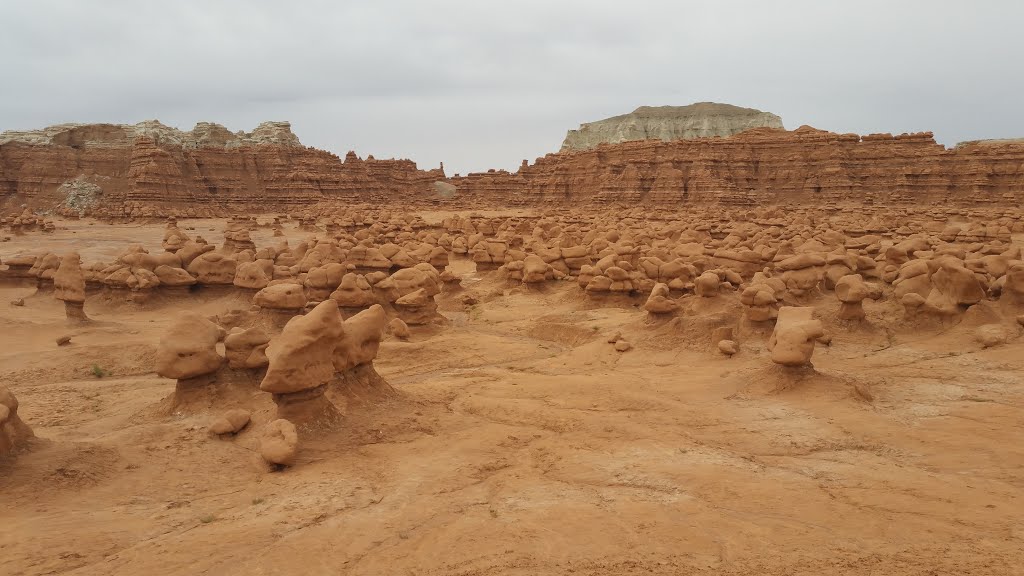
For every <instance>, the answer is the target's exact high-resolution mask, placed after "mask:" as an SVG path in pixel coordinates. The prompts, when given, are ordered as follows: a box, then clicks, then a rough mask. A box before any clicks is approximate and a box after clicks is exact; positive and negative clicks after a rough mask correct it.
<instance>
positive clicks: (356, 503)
mask: <svg viewBox="0 0 1024 576" xmlns="http://www.w3.org/2000/svg"><path fill="white" fill-rule="evenodd" d="M182 225H183V226H186V225H194V226H195V228H196V230H195V231H196V232H199V233H200V234H202V235H203V236H204V237H206V238H207V239H208V240H210V241H214V242H219V241H220V235H219V233H218V232H217V231H218V230H220V229H221V228H222V226H221V225H220V224H217V223H213V222H194V223H183V224H182ZM205 228H213V230H209V231H208V230H206V229H205ZM161 230H162V226H158V225H152V226H133V227H110V226H104V225H100V224H95V225H90V224H89V223H86V222H76V223H74V224H73V226H72V227H71V228H69V229H66V230H60V231H58V232H57V233H55V234H53V235H39V234H33V235H29V236H21V237H16V238H14V239H13V241H12V242H9V243H5V244H0V256H3V255H8V254H11V253H14V252H18V251H21V250H26V249H32V250H39V249H48V248H51V247H58V246H59V247H68V246H73V247H75V248H76V249H78V250H79V251H81V252H82V254H83V259H84V260H86V261H89V260H91V259H94V258H100V257H103V258H111V257H113V256H114V255H115V254H117V253H118V252H120V251H121V249H123V248H124V246H125V245H126V244H128V243H130V242H139V243H142V244H144V245H146V246H148V247H151V248H156V247H158V246H159V240H160V234H161ZM254 240H255V241H256V242H257V244H258V245H261V244H264V243H267V242H270V241H271V240H270V236H269V232H260V233H258V234H255V235H254ZM452 268H453V270H455V271H456V272H458V273H460V274H462V275H463V276H464V280H463V285H464V286H465V290H466V292H469V293H473V294H475V295H476V296H477V297H478V298H479V299H480V303H479V304H477V305H475V306H470V307H467V306H464V305H462V304H460V300H459V297H460V296H461V295H460V294H442V295H441V296H440V297H439V301H440V302H441V310H442V312H443V314H444V315H445V316H447V317H448V318H449V320H450V322H449V324H448V325H447V326H446V327H443V328H432V329H419V330H418V331H416V330H414V334H413V338H412V339H411V341H409V342H400V341H395V340H387V341H385V343H384V344H383V346H382V347H381V350H380V353H379V355H378V358H377V361H376V366H377V370H378V371H379V372H380V373H381V374H382V375H383V376H384V377H385V378H386V379H387V380H389V381H390V382H391V383H392V384H393V385H394V386H395V387H396V388H397V389H398V390H399V391H401V393H402V394H401V398H400V399H398V400H396V401H393V402H389V403H387V404H385V405H371V406H367V405H361V406H349V407H347V408H346V410H345V419H346V422H345V425H344V426H343V427H342V428H340V429H338V430H336V431H334V432H332V433H330V434H329V435H326V436H323V437H320V438H316V439H310V440H307V441H305V442H304V443H303V445H302V449H301V452H300V460H299V463H298V464H297V465H296V466H295V467H294V468H290V469H287V470H285V471H283V472H275V473H270V472H268V471H267V470H266V468H265V467H264V465H263V464H262V463H261V460H260V458H259V456H258V454H257V452H256V451H255V449H256V445H257V437H256V436H257V430H258V425H259V424H260V423H262V422H265V421H267V420H269V419H271V418H272V413H273V403H272V402H270V400H269V398H267V395H265V394H260V393H258V392H254V395H253V399H252V406H253V407H254V408H255V410H256V412H255V414H254V419H255V420H256V422H254V424H253V425H250V427H249V428H247V429H246V430H245V431H243V432H242V433H241V434H239V435H238V437H237V438H235V439H234V440H229V441H225V440H217V439H212V438H210V437H209V436H208V435H207V433H206V431H205V427H206V425H207V424H208V422H209V421H210V420H211V418H212V416H213V415H214V414H213V413H204V412H197V413H179V414H165V413H161V412H160V411H159V410H158V409H157V407H158V406H159V405H160V402H161V400H162V399H163V398H165V397H167V396H168V395H169V394H170V393H171V392H172V390H173V388H174V382H173V381H171V380H166V379H162V378H159V377H157V376H156V375H155V374H153V373H152V364H153V355H154V351H155V347H156V344H157V341H158V340H159V338H160V336H161V334H162V333H163V331H164V329H165V328H166V327H167V326H168V324H169V322H170V321H171V319H172V318H173V312H174V311H175V310H181V309H185V308H189V309H193V310H197V311H199V312H202V313H205V314H216V313H219V312H223V311H225V310H227V309H230V308H239V307H246V306H247V305H248V297H247V296H245V295H235V294H224V293H220V294H205V293H199V294H197V295H195V296H194V297H192V298H189V299H179V300H161V301H159V302H152V303H149V304H145V305H140V304H124V303H119V302H111V301H108V300H102V299H95V300H90V301H88V302H87V303H86V310H87V312H88V313H89V314H90V315H91V316H92V317H93V318H94V320H95V322H94V323H93V324H91V325H88V326H86V327H69V326H68V325H66V324H65V321H64V319H63V309H62V307H61V306H60V303H59V302H58V301H56V300H54V299H53V297H52V295H48V294H35V290H34V289H32V288H27V287H17V286H8V287H3V288H0V374H2V378H3V382H4V384H5V385H7V386H8V387H10V389H11V390H12V391H13V392H14V393H15V394H16V395H17V397H18V399H19V400H20V402H21V409H20V414H21V415H22V417H23V419H24V420H25V421H26V422H27V423H28V424H29V425H31V426H32V427H33V429H34V431H35V433H36V435H37V436H39V437H40V438H41V439H43V440H42V441H40V442H39V443H38V445H37V446H36V447H35V449H34V450H32V451H31V452H29V453H27V454H23V455H21V456H19V457H18V458H17V459H15V460H14V461H7V462H4V463H2V464H0V503H2V505H0V574H3V575H6V576H20V575H35V574H82V575H84V574H103V575H138V574H148V575H154V576H155V575H163V574H216V575H236V574H237V575H243V574H246V575H248V574H389V575H391V574H410V575H413V574H418V575H439V574H460V575H490V574H515V575H536V574H582V575H587V574H595V575H596V574H665V575H669V574H673V575H675V574H779V575H781V574H921V575H924V574H1000V575H1002V574H1024V411H1022V407H1024V342H1022V341H1021V339H1017V340H1016V341H1014V342H1012V343H1010V344H1008V345H1005V346H1001V347H997V348H994V349H988V350H982V349H981V347H980V346H979V345H976V344H974V343H973V342H972V341H971V339H970V338H968V337H965V335H964V334H965V333H966V332H965V331H966V330H967V328H961V327H957V328H952V329H948V330H945V331H942V332H933V333H913V332H907V333H895V334H894V333H892V332H891V331H886V330H883V329H881V328H880V327H878V326H880V325H882V324H884V317H885V316H886V315H889V314H892V309H891V308H888V307H886V306H884V305H883V304H881V303H873V302H869V303H867V304H866V306H865V308H866V309H867V311H868V314H869V319H870V320H871V321H872V322H873V323H875V324H877V325H878V326H874V327H872V325H868V326H867V327H860V328H849V329H837V328H835V327H831V329H832V331H833V332H834V334H835V338H834V342H833V344H832V345H831V346H830V347H824V346H819V347H818V350H817V351H816V352H815V355H814V363H815V368H816V370H817V372H816V373H814V374H808V375H807V376H806V377H805V378H803V379H797V380H793V379H792V378H788V379H787V378H786V377H784V376H782V375H781V374H780V372H779V371H777V370H775V369H773V368H772V367H771V366H772V365H771V362H770V361H769V360H768V357H767V353H766V351H765V350H764V341H765V339H766V337H767V335H766V334H756V333H750V334H744V335H742V337H741V338H740V340H741V348H742V350H741V353H740V354H738V355H737V356H735V357H733V358H725V357H723V356H720V355H718V354H715V353H713V352H712V348H711V342H710V336H709V333H708V332H707V331H706V330H705V329H704V328H703V327H702V325H701V323H700V321H699V320H697V319H692V320H691V319H689V318H688V317H683V318H682V319H681V320H677V321H667V322H651V321H649V320H647V319H646V315H645V314H644V313H643V312H642V311H640V310H638V309H637V308H635V307H631V306H628V305H607V306H597V305H595V304H593V303H588V302H586V301H585V300H584V299H583V297H582V292H581V291H580V290H579V288H577V287H575V286H574V285H571V284H569V283H562V284H552V285H551V286H550V287H548V288H545V289H541V290H527V289H524V288H522V287H511V286H507V285H505V284H503V283H498V282H497V281H495V280H493V279H491V278H488V277H484V278H481V277H479V276H477V275H476V273H475V272H474V271H473V267H472V264H471V263H468V262H465V261H457V262H454V263H453V265H452ZM19 297H24V298H25V306H23V307H13V306H8V305H7V302H8V301H10V300H13V299H15V298H19ZM832 305H833V304H831V303H826V304H823V305H822V306H823V307H825V308H826V310H825V312H826V313H827V312H828V310H827V307H828V306H832ZM615 331H621V332H622V334H623V335H624V337H626V338H627V339H628V340H629V341H630V342H632V343H633V345H634V349H633V350H631V351H629V352H626V353H617V352H615V351H614V350H613V349H612V346H611V345H610V344H608V343H607V342H606V340H607V337H608V335H610V334H612V333H614V332H615ZM64 334H71V335H72V336H73V341H72V344H71V345H69V346H65V347H59V348H58V347H57V346H56V345H55V344H54V340H55V338H57V337H58V336H61V335H64ZM93 365H96V366H98V367H100V368H102V369H103V370H105V371H107V372H109V375H108V376H106V377H103V378H97V377H95V376H93V374H92V366H93Z"/></svg>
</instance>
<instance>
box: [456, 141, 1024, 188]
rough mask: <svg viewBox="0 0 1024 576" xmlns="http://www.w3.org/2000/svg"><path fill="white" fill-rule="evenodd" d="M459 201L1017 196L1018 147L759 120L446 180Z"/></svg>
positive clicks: (1023, 156) (1023, 149)
mask: <svg viewBox="0 0 1024 576" xmlns="http://www.w3.org/2000/svg"><path fill="white" fill-rule="evenodd" d="M449 182H451V183H452V184H454V185H455V186H456V188H457V193H456V194H455V198H457V199H458V198H461V199H462V200H461V201H463V202H464V201H468V200H473V199H477V198H479V199H485V198H488V197H499V198H502V199H508V202H509V203H511V204H520V205H532V204H546V203H558V202H573V203H598V204H606V203H617V202H620V203H627V204H647V205H672V206H679V205H684V204H687V203H706V202H712V203H722V204H733V205H755V204H775V203H787V202H801V203H812V204H825V203H833V202H844V201H851V202H868V203H871V202H880V203H900V202H942V203H946V204H949V205H964V204H975V203H992V204H1005V205H1011V204H1013V203H1018V202H1020V201H1022V200H1024V145H1022V144H1014V143H1003V144H999V143H987V144H984V145H965V146H961V147H959V148H956V149H953V150H947V149H946V148H945V147H943V146H941V145H940V144H937V143H936V142H935V140H934V138H933V137H932V134H931V133H930V132H925V133H919V134H905V135H900V136H895V137H894V136H892V135H889V134H876V135H870V136H864V137H861V136H858V135H856V134H835V133H831V132H824V131H821V130H815V129H813V128H809V127H801V128H800V129H797V130H794V131H786V130H776V129H770V128H760V129H755V130H749V131H747V132H744V133H742V134H738V135H736V136H732V137H730V138H700V139H694V140H677V141H671V142H661V141H657V140H645V141H639V142H625V143H621V144H611V145H602V146H599V147H597V148H595V149H593V150H583V151H563V152H559V153H557V154H548V155H547V156H544V157H543V158H539V159H537V162H536V163H535V164H533V165H527V164H526V163H525V162H524V164H523V166H522V167H521V168H520V169H519V171H518V172H516V173H514V174H511V173H508V172H488V173H479V174H470V175H467V176H465V177H462V178H453V179H450V180H449Z"/></svg>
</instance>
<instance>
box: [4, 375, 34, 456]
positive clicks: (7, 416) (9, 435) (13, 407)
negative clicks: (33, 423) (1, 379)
mask: <svg viewBox="0 0 1024 576" xmlns="http://www.w3.org/2000/svg"><path fill="white" fill-rule="evenodd" d="M33 437H34V434H32V429H31V428H29V427H28V425H27V424H25V423H24V422H23V421H22V420H21V418H20V417H18V399H17V398H15V397H14V394H12V393H11V391H10V390H8V389H7V388H6V387H5V386H3V385H0V457H2V456H5V455H8V454H10V453H12V452H15V451H16V450H18V449H19V448H21V447H23V446H24V444H25V442H27V441H28V440H30V439H31V438H33Z"/></svg>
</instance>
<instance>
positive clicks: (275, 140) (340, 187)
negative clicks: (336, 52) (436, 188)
mask: <svg viewBox="0 0 1024 576" xmlns="http://www.w3.org/2000/svg"><path fill="white" fill-rule="evenodd" d="M443 178H444V173H443V172H442V171H441V170H430V171H423V170H419V169H417V167H416V164H415V163H413V162H411V161H408V160H375V159H373V158H372V157H370V158H367V159H366V160H362V159H360V158H359V157H357V156H356V155H355V153H351V152H350V153H349V154H348V155H347V156H346V158H345V161H344V162H343V161H342V160H341V159H340V158H339V157H337V156H335V155H334V154H331V153H329V152H325V151H323V150H316V149H313V148H306V147H304V146H302V144H301V143H300V142H299V140H298V138H296V137H295V135H294V134H292V133H291V129H290V126H289V125H288V123H287V122H274V123H270V122H268V123H264V124H261V125H260V126H259V127H257V128H256V129H255V130H253V131H252V132H250V133H246V132H238V133H232V132H230V131H228V130H227V129H225V128H224V127H223V126H219V125H217V124H208V123H203V124H199V125H197V126H196V128H195V129H194V130H192V131H190V132H182V131H179V130H175V129H173V128H168V127H166V126H163V125H162V124H159V123H158V122H145V123H141V124H136V125H134V126H118V125H110V124H101V125H61V126H54V127H50V128H46V129H43V130H39V131H34V132H5V133H3V134H2V135H0V208H7V209H13V208H15V207H18V206H20V205H21V204H27V205H29V206H32V207H38V208H48V209H53V208H57V209H62V208H63V209H67V210H72V211H84V210H86V209H88V210H92V211H95V212H98V213H108V214H113V215H145V214H149V213H167V212H169V211H178V212H184V213H196V214H203V213H213V212H225V211H226V212H238V211H241V210H246V209H256V210H259V211H268V210H281V209H285V208H287V207H288V206H291V205H306V204H312V203H315V202H318V201H322V200H339V201H361V202H371V201H380V200H382V199H385V198H386V197H388V195H390V194H403V195H407V196H416V195H422V194H427V193H429V191H430V190H432V185H433V183H434V182H435V181H437V180H441V179H443ZM69 190H75V191H76V194H75V195H74V202H73V203H69V198H70V196H69V194H68V191H69ZM72 204H73V205H72Z"/></svg>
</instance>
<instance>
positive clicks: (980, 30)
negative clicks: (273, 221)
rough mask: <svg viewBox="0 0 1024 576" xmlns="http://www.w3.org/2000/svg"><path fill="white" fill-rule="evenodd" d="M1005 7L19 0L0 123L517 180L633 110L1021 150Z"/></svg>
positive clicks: (3, 8)
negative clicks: (570, 136)
mask: <svg viewBox="0 0 1024 576" xmlns="http://www.w3.org/2000/svg"><path fill="white" fill-rule="evenodd" d="M1022 19H1024V3H1020V2H1016V1H1013V0H1007V1H997V0H989V1H987V2H975V3H966V2H962V1H945V0H929V1H925V0H906V1H902V2H892V1H882V0H868V1H863V0H862V1H859V2H844V1H840V0H805V1H780V2H763V1H759V0H716V1H690V2H681V1H678V0H677V1H671V0H666V1H658V0H632V1H631V2H621V1H620V2H615V3H611V2H603V1H596V0H591V1H578V0H559V1H557V2H556V1H554V0H546V1H539V0H524V1H512V2H500V3H499V2H481V1H471V0H445V1H440V2H429V3H428V2H417V1H414V0H394V1H390V2H372V3H371V2H368V1H367V2H358V1H343V2H337V1H327V0H307V1H295V2H289V3H284V2H277V1H272V0H219V1H218V0H195V1H193V0H178V1H177V2H156V1H142V0H106V1H102V2H100V1H97V2H81V1H79V0H34V1H32V2H5V3H3V4H2V5H0V23H2V24H3V30H4V33H3V34H0V53H2V54H4V57H3V59H2V60H0V78H3V89H2V90H0V129H26V128H37V127H42V126H44V125H49V124H54V123H58V122H128V123H131V122H137V121H140V120H144V119H149V118H158V119H160V120H161V121H163V122H165V123H167V124H171V125H175V126H178V127H181V128H190V127H191V126H192V125H193V124H195V123H196V122H198V121H215V122H220V123H222V124H225V125H227V126H228V127H229V128H231V129H233V130H238V129H251V128H252V127H254V126H255V125H256V124H257V123H258V122H260V121H262V120H291V121H292V124H293V128H294V130H295V132H296V133H297V134H298V135H299V137H300V138H301V139H302V141H303V142H305V143H306V144H309V145H313V146H317V147H321V148H326V149H329V150H332V151H334V152H336V153H339V154H344V153H345V152H346V151H347V150H349V149H355V150H356V151H357V152H359V153H360V154H361V155H366V154H373V155H375V156H377V157H408V158H412V159H413V160H416V161H417V162H418V163H419V164H420V165H421V166H423V167H433V166H436V165H437V164H438V162H440V161H444V162H445V164H446V167H447V168H448V171H449V173H451V172H456V171H458V172H467V171H470V170H483V169H486V168H491V167H495V168H513V169H514V168H515V167H516V166H518V164H519V162H520V161H521V160H522V159H523V158H527V159H530V160H532V159H534V158H536V157H538V156H542V155H543V154H545V153H547V152H551V151H555V150H557V149H558V147H559V144H560V143H561V139H562V137H563V136H564V134H565V130H567V129H569V128H574V127H576V126H577V125H578V124H579V123H581V122H586V121H590V120H597V119H600V118H604V117H607V116H611V115H615V114H620V113H623V112H627V111H630V110H632V109H633V108H635V107H636V106H639V105H644V104H648V105H660V104H689V103H691V102H695V101H706V100H712V101H718V102H729V103H733V104H738V105H742V106H751V107H755V108H760V109H762V110H768V111H771V112H774V113H776V114H779V115H781V116H782V118H783V120H784V122H785V123H786V125H787V126H788V127H790V128H795V127H797V126H799V125H802V124H810V125H812V126H815V127H819V128H824V129H829V130H834V131H838V132H859V133H870V132H894V133H899V132H906V131H920V130H933V131H934V132H935V133H936V137H937V138H938V139H939V141H940V142H943V143H946V144H953V143H955V142H957V141H960V140H967V139H976V138H999V137H1013V136H1024V114H1022V113H1021V112H1020V104H1019V103H1018V102H1017V100H1019V98H1018V95H1019V94H1021V93H1022V91H1024V90H1022V89H1024V76H1022V75H1021V74H1020V73H1019V72H1017V68H1018V67H1019V62H1018V60H1019V59H1020V57H1021V56H1024V36H1021V35H1020V34H1019V33H1018V31H1017V28H1018V27H1019V23H1020V22H1021V21H1022Z"/></svg>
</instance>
